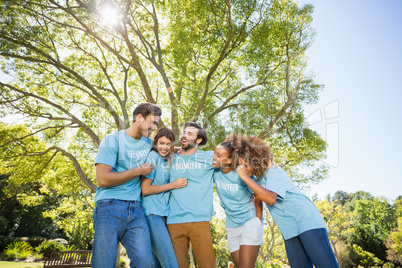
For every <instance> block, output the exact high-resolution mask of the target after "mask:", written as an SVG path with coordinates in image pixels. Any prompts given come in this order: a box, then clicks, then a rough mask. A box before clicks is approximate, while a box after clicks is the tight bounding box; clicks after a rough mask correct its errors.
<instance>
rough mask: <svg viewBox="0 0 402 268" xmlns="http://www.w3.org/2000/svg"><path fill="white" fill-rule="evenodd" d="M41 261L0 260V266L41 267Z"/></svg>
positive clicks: (13, 267)
mask: <svg viewBox="0 0 402 268" xmlns="http://www.w3.org/2000/svg"><path fill="white" fill-rule="evenodd" d="M42 267H43V263H28V262H14V261H0V268H42Z"/></svg>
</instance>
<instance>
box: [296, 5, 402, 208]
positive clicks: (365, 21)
mask: <svg viewBox="0 0 402 268" xmlns="http://www.w3.org/2000/svg"><path fill="white" fill-rule="evenodd" d="M305 3H310V4H313V5H314V13H313V19H314V21H313V23H312V25H313V27H314V28H315V30H316V33H317V36H316V38H315V41H314V43H313V45H312V46H311V48H310V49H309V51H308V56H309V59H310V61H309V67H308V68H309V70H310V71H312V72H314V73H315V74H316V76H315V81H316V82H317V83H320V84H323V85H325V89H324V91H323V92H322V93H321V94H320V100H319V102H318V103H317V104H315V105H313V106H310V107H307V108H306V115H307V116H309V118H310V119H311V120H310V121H311V127H312V128H313V129H314V130H316V131H318V132H319V133H320V134H321V135H322V136H323V138H324V139H326V140H327V142H328V143H329V148H328V157H329V158H328V160H326V161H325V164H327V165H329V166H330V167H331V171H330V177H329V179H328V180H326V181H324V182H321V183H320V184H319V185H317V186H313V187H312V188H311V190H310V192H308V193H307V194H308V195H309V196H312V195H313V194H314V193H317V194H318V197H319V198H321V199H322V198H324V197H325V196H326V195H327V194H331V195H333V194H334V193H335V192H336V191H337V190H342V191H346V192H349V193H352V192H355V191H358V190H363V191H367V192H369V193H371V194H372V195H374V196H383V197H386V198H388V199H389V200H394V199H396V198H397V197H398V196H399V195H402V169H401V168H402V163H401V160H402V157H401V152H402V141H401V139H402V119H401V118H400V117H401V116H402V105H401V101H402V79H401V78H402V16H401V14H402V1H400V0H384V1H379V0H349V1H346V0H337V1H329V0H303V1H299V4H300V5H302V4H305ZM317 114H318V116H317ZM320 115H321V120H320Z"/></svg>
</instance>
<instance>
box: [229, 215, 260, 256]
mask: <svg viewBox="0 0 402 268" xmlns="http://www.w3.org/2000/svg"><path fill="white" fill-rule="evenodd" d="M226 232H227V235H228V244H229V252H230V253H232V252H235V251H237V250H239V249H240V246H241V245H248V246H260V245H262V242H263V232H264V226H263V225H262V222H261V220H260V219H259V218H257V217H255V218H252V219H250V220H249V221H247V222H246V223H245V224H243V225H242V226H239V227H235V228H226Z"/></svg>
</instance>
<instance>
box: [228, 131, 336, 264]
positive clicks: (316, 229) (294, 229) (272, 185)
mask: <svg viewBox="0 0 402 268" xmlns="http://www.w3.org/2000/svg"><path fill="white" fill-rule="evenodd" d="M229 140H231V141H232V142H233V144H234V147H235V157H234V161H235V163H234V164H235V165H236V166H237V168H236V171H237V174H238V175H239V177H240V178H241V179H242V180H243V181H244V182H245V183H246V184H247V185H248V186H249V187H250V188H251V189H252V190H253V191H254V194H255V198H256V199H259V200H262V201H263V202H265V203H266V204H267V207H268V209H269V211H270V213H271V215H272V218H273V219H274V220H275V223H276V224H277V225H278V227H279V229H280V231H281V233H282V236H283V238H284V240H285V247H286V253H287V256H288V259H289V264H290V266H291V267H313V265H314V266H315V267H317V268H332V267H339V266H338V264H337V262H336V258H335V254H334V252H333V250H332V248H331V244H330V242H329V238H328V233H327V229H326V225H325V222H324V220H323V218H322V216H321V214H320V212H319V210H318V209H317V207H316V206H315V205H314V203H313V202H312V201H311V200H310V199H309V198H308V197H307V196H305V195H304V194H302V193H301V192H300V190H299V189H298V188H297V187H296V186H295V184H294V183H293V182H292V180H291V179H290V178H289V176H288V174H287V173H286V172H285V171H284V170H283V169H282V168H280V167H277V166H276V165H275V166H273V165H272V163H273V155H272V152H271V148H270V147H269V145H268V144H267V143H266V142H264V141H263V140H261V139H258V138H256V137H251V136H247V135H243V136H240V135H236V134H232V135H231V136H230V137H229ZM253 176H256V177H257V178H258V179H260V180H262V181H265V186H261V185H259V184H258V183H256V182H255V180H253V179H252V177H253Z"/></svg>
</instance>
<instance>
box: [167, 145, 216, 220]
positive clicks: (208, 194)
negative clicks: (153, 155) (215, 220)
mask: <svg viewBox="0 0 402 268" xmlns="http://www.w3.org/2000/svg"><path fill="white" fill-rule="evenodd" d="M213 154H214V152H213V151H207V152H204V151H197V152H196V153H195V154H192V155H180V156H179V155H177V154H175V156H174V158H173V161H172V164H171V165H170V169H169V181H170V182H173V181H175V180H176V179H178V178H187V186H186V187H184V188H180V189H173V190H172V192H171V195H170V201H169V205H170V210H169V216H168V219H167V223H168V224H172V223H185V222H200V221H210V220H211V216H212V215H213V214H214V208H213V204H212V199H213V180H212V177H213V172H214V167H213V166H212V156H213Z"/></svg>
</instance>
